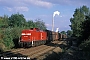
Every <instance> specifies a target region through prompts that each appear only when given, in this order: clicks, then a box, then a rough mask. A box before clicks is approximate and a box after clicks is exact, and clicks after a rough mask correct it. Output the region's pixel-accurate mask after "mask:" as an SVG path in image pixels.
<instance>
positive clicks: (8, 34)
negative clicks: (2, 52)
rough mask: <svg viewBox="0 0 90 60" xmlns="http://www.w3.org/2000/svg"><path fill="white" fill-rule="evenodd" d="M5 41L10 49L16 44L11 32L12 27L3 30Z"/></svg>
mask: <svg viewBox="0 0 90 60" xmlns="http://www.w3.org/2000/svg"><path fill="white" fill-rule="evenodd" d="M3 35H4V37H3V43H4V44H5V46H6V47H7V49H10V48H12V47H13V46H14V43H13V37H12V34H11V29H6V30H4V31H3Z"/></svg>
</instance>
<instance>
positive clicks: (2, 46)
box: [0, 43, 5, 52]
mask: <svg viewBox="0 0 90 60" xmlns="http://www.w3.org/2000/svg"><path fill="white" fill-rule="evenodd" d="M4 49H5V45H4V44H3V43H0V52H3V51H4Z"/></svg>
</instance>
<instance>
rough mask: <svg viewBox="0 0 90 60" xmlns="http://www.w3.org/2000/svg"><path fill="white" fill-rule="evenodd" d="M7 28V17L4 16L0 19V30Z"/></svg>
mask: <svg viewBox="0 0 90 60" xmlns="http://www.w3.org/2000/svg"><path fill="white" fill-rule="evenodd" d="M7 27H8V16H7V15H4V17H0V28H7Z"/></svg>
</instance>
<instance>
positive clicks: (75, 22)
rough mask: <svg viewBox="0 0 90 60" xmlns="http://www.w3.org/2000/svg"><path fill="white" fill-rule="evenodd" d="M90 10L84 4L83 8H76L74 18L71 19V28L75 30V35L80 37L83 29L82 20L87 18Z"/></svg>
mask: <svg viewBox="0 0 90 60" xmlns="http://www.w3.org/2000/svg"><path fill="white" fill-rule="evenodd" d="M88 12H89V8H87V7H86V6H83V7H81V8H78V9H75V12H74V14H73V18H71V19H70V22H71V25H70V27H71V30H72V31H73V36H76V37H80V36H81V31H82V28H81V27H82V22H84V20H85V15H87V14H88Z"/></svg>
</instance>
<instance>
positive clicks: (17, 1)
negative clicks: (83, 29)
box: [0, 0, 90, 31]
mask: <svg viewBox="0 0 90 60" xmlns="http://www.w3.org/2000/svg"><path fill="white" fill-rule="evenodd" d="M83 5H86V6H87V7H89V8H90V0H0V16H3V15H4V14H6V15H8V16H10V15H11V14H14V13H17V12H19V13H20V14H23V15H24V16H25V19H26V20H34V21H35V20H36V19H38V18H40V19H41V20H43V21H44V22H45V25H46V26H47V29H49V30H52V15H53V13H54V12H55V11H56V10H58V11H59V12H60V15H59V16H58V15H56V16H55V17H54V22H55V23H54V31H55V30H56V28H59V31H63V30H64V31H67V30H70V27H69V25H70V18H71V17H72V16H73V14H74V11H75V9H76V8H79V7H81V6H83Z"/></svg>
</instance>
